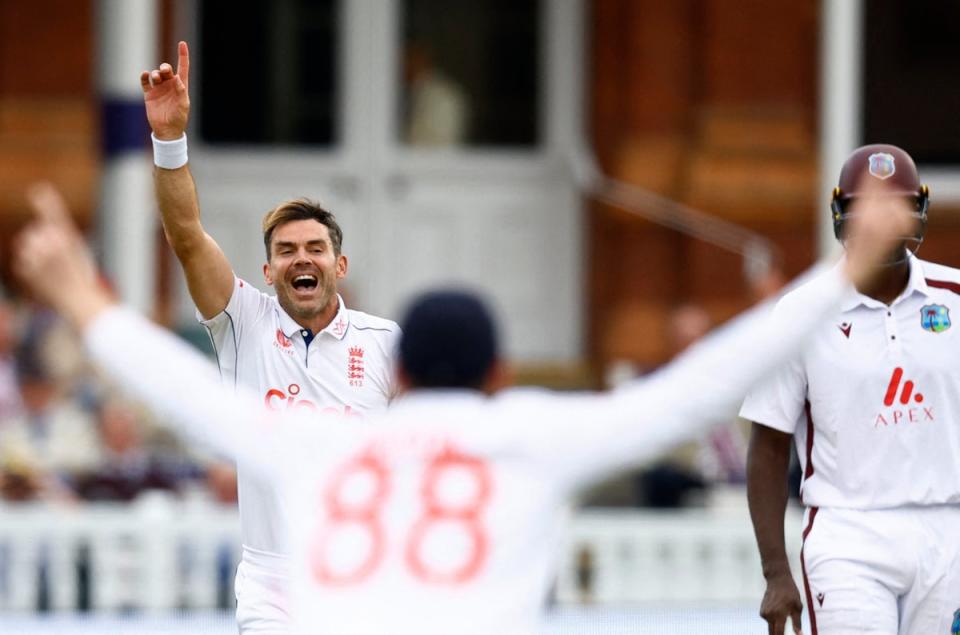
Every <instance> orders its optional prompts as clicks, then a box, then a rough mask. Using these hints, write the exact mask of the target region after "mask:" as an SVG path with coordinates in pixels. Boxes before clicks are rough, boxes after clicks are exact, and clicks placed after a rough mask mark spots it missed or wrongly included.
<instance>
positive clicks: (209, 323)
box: [197, 276, 274, 380]
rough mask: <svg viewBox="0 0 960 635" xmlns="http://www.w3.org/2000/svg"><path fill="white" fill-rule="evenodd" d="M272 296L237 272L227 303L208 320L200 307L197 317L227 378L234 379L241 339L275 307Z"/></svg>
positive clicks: (238, 361) (238, 362)
mask: <svg viewBox="0 0 960 635" xmlns="http://www.w3.org/2000/svg"><path fill="white" fill-rule="evenodd" d="M273 302H274V301H273V298H272V297H271V296H269V295H267V294H266V293H263V292H262V291H260V290H259V289H257V288H256V287H254V286H252V285H250V284H249V283H247V282H246V281H245V280H243V279H241V278H237V277H236V276H234V279H233V293H232V294H231V295H230V301H229V302H227V306H226V307H225V308H224V309H223V311H221V312H220V313H218V314H217V315H215V316H213V317H212V318H210V319H209V320H205V319H203V316H202V315H200V313H199V311H198V312H197V319H198V321H199V322H200V324H202V325H203V326H204V327H206V329H207V332H208V333H209V334H210V340H211V342H212V343H213V348H214V351H215V352H216V354H217V363H218V364H219V366H220V371H221V373H222V374H223V377H224V378H226V379H231V380H232V379H233V378H234V377H235V375H236V370H237V368H238V366H239V364H240V360H239V359H238V358H239V355H240V349H241V341H242V339H243V338H244V337H245V336H246V334H247V332H248V331H249V328H250V326H251V325H253V324H255V323H256V322H258V321H259V320H260V319H261V318H263V317H264V316H265V315H267V314H268V312H269V311H270V310H272V308H273V306H274V305H273Z"/></svg>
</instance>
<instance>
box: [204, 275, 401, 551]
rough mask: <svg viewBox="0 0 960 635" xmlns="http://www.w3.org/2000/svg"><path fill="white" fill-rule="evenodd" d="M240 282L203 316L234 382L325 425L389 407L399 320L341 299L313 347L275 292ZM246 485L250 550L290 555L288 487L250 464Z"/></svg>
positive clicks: (242, 484) (273, 405) (243, 477)
mask: <svg viewBox="0 0 960 635" xmlns="http://www.w3.org/2000/svg"><path fill="white" fill-rule="evenodd" d="M234 285H235V286H234V290H233V295H232V296H231V298H230V302H229V303H228V304H227V306H226V308H225V309H224V310H223V311H222V312H221V313H220V314H219V315H217V316H215V317H213V318H211V319H209V320H203V321H202V323H203V325H204V326H205V327H206V328H207V330H208V331H209V333H210V338H211V340H212V341H213V346H214V349H215V350H216V354H217V362H218V364H219V366H220V373H221V377H222V379H223V380H224V381H225V382H226V383H228V384H230V385H235V386H244V387H246V388H248V389H253V390H255V391H256V392H257V394H258V395H259V396H260V399H262V401H263V404H264V405H265V406H266V407H267V408H269V409H270V410H277V411H285V410H303V411H307V412H310V413H313V412H315V413H316V425H318V426H323V425H343V421H346V422H347V423H348V424H349V425H352V422H357V424H360V422H361V420H362V419H363V417H364V416H367V415H369V414H372V413H376V412H380V411H382V410H384V409H386V407H387V404H388V403H389V401H390V398H391V396H392V395H393V392H394V383H393V377H394V359H395V354H396V347H397V345H398V338H399V335H400V327H399V326H397V324H396V323H395V322H392V321H390V320H385V319H382V318H378V317H374V316H372V315H368V314H366V313H362V312H360V311H353V310H350V309H347V308H346V307H345V306H344V304H343V299H342V298H340V297H339V296H338V301H339V303H340V308H339V310H338V311H337V315H336V316H335V317H334V318H333V321H331V322H330V324H329V325H328V326H327V327H326V328H325V329H324V330H323V331H321V332H319V333H317V334H316V335H315V336H314V337H313V338H312V340H310V341H309V345H308V342H307V340H308V339H309V335H310V333H309V331H307V330H305V329H303V328H302V327H301V326H300V325H299V324H297V323H296V322H295V321H294V320H293V318H291V317H290V316H289V315H287V313H286V312H285V311H284V310H283V309H282V308H281V307H280V304H279V303H278V302H277V299H276V297H275V296H272V295H268V294H266V293H263V292H261V291H259V290H258V289H256V288H254V287H253V286H251V285H250V284H248V283H247V282H245V281H244V280H241V279H240V278H237V279H236V280H235V283H234ZM344 417H345V419H344ZM223 425H227V426H229V425H230V422H229V421H224V422H223ZM277 460H282V457H277ZM238 487H239V498H240V534H241V540H242V541H243V547H244V552H245V553H246V552H249V551H252V552H253V553H254V554H256V555H266V556H274V555H281V556H284V555H288V554H289V547H288V545H287V542H288V541H287V538H288V536H289V534H290V529H289V527H288V526H287V523H288V522H289V512H290V509H289V507H290V505H289V501H288V497H287V496H286V492H285V491H283V490H282V489H279V488H277V487H276V483H273V482H271V481H269V480H265V479H263V478H260V477H258V475H257V474H256V473H251V472H250V471H249V470H245V469H243V466H242V462H241V464H240V465H238Z"/></svg>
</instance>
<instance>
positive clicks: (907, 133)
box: [863, 0, 960, 164]
mask: <svg viewBox="0 0 960 635" xmlns="http://www.w3.org/2000/svg"><path fill="white" fill-rule="evenodd" d="M864 7H865V9H866V38H865V49H864V65H865V90H864V105H863V111H864V117H863V121H864V130H863V132H864V141H865V142H867V143H875V142H887V143H893V144H896V145H899V146H902V147H903V148H904V149H905V150H907V151H908V152H910V154H911V155H912V156H913V158H914V159H915V160H916V161H917V162H918V163H943V164H957V163H960V117H957V113H958V112H960V91H958V90H957V78H958V77H960V48H958V47H957V42H960V3H956V2H943V1H942V0H913V1H912V2H900V1H899V0H870V2H865V3H864Z"/></svg>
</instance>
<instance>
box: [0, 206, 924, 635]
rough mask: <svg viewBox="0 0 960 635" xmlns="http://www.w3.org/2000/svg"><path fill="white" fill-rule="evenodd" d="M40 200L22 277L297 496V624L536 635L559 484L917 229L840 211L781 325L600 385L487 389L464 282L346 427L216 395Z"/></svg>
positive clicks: (106, 353)
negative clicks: (847, 218)
mask: <svg viewBox="0 0 960 635" xmlns="http://www.w3.org/2000/svg"><path fill="white" fill-rule="evenodd" d="M39 203H40V208H41V210H43V211H44V218H43V219H41V220H39V221H38V222H36V223H34V224H33V225H32V226H31V227H30V228H29V229H28V230H27V231H26V232H25V233H24V234H23V235H22V236H21V237H20V238H19V239H18V243H17V248H16V258H15V270H16V272H17V273H18V275H19V277H20V278H21V280H22V281H23V282H24V284H25V286H26V287H27V288H29V289H30V290H32V291H33V293H34V294H35V295H36V296H37V298H38V299H40V300H43V301H45V302H47V303H49V304H51V305H52V306H53V307H54V308H55V309H56V310H57V311H59V312H60V313H62V314H63V315H64V316H65V317H66V318H67V319H68V320H69V321H70V322H71V323H72V324H74V325H75V326H76V327H77V328H78V329H79V330H80V331H81V333H82V335H83V338H84V342H85V344H86V346H87V348H88V350H89V351H90V353H91V355H92V356H93V359H94V360H95V361H96V362H97V363H99V365H101V366H102V368H103V369H104V370H105V371H107V373H108V374H109V375H111V376H112V377H113V378H114V379H115V380H117V381H119V382H121V383H122V384H123V385H125V386H127V387H128V388H130V389H132V390H133V391H134V392H135V393H137V394H138V395H139V396H140V397H141V398H143V399H145V400H146V401H147V402H148V403H149V404H150V405H151V406H152V407H153V408H155V409H156V410H157V411H158V413H159V414H160V415H161V416H160V420H162V421H163V420H166V421H169V422H171V423H172V424H173V425H175V426H177V427H178V428H179V429H180V430H181V431H183V432H184V433H186V434H190V435H192V436H194V437H198V438H199V439H200V440H201V441H206V442H208V443H210V444H212V445H213V446H214V447H216V448H218V449H219V450H221V451H223V452H227V453H229V454H231V455H233V456H236V457H238V458H240V459H242V460H244V461H248V462H249V464H250V466H251V467H252V468H255V469H257V470H258V471H259V472H260V473H261V474H263V475H264V476H265V477H266V478H268V479H271V480H272V481H273V482H274V483H276V484H277V487H279V488H281V489H283V490H285V491H286V492H288V493H289V495H290V499H291V500H293V501H295V505H296V507H295V508H294V509H295V511H296V513H297V515H296V517H295V519H296V522H292V523H291V524H290V525H289V526H290V528H291V529H292V530H293V532H294V534H293V537H292V539H291V544H292V545H294V553H295V557H294V558H293V565H294V570H295V572H294V579H293V583H292V585H291V593H292V596H291V608H290V614H291V616H292V618H293V629H292V630H293V631H294V632H297V633H311V634H313V633H337V634H338V635H345V634H346V635H349V634H365V635H366V634H374V633H376V634H391V635H394V634H401V635H404V634H411V635H412V634H414V633H416V634H418V635H420V634H424V633H426V634H433V633H436V634H438V635H439V634H441V633H442V634H443V635H449V634H450V633H467V634H477V635H481V634H482V635H490V634H492V633H497V634H503V635H510V634H517V635H519V634H521V633H522V634H530V633H534V632H536V631H537V630H538V629H537V622H538V615H539V612H540V608H541V605H542V603H543V600H544V596H545V595H546V592H547V588H548V586H549V583H550V581H551V579H552V576H553V566H554V565H553V560H554V551H555V547H556V543H557V539H558V537H559V529H558V528H559V527H560V526H561V523H560V522H558V521H559V520H560V517H561V516H562V515H563V510H564V508H565V505H566V503H567V501H568V499H569V496H570V494H571V493H572V492H573V491H574V490H575V489H577V488H579V487H581V486H584V485H586V484H588V483H590V482H592V481H593V480H595V479H598V478H600V477H602V476H604V475H605V474H607V473H609V472H611V471H613V470H617V469H622V468H625V467H627V466H630V465H632V464H634V463H637V462H640V461H643V460H646V459H649V458H651V457H653V456H655V455H657V454H659V453H661V452H662V451H664V450H665V449H668V448H670V447H671V446H673V445H674V444H676V443H677V442H680V441H684V440H687V439H690V438H693V437H696V436H698V435H700V434H702V433H703V432H704V431H705V429H707V428H708V427H709V425H710V422H712V421H715V420H716V413H717V412H718V411H722V410H723V409H727V408H731V407H734V406H735V405H736V403H737V401H738V400H739V398H740V397H741V396H742V394H743V393H744V392H745V391H746V390H747V388H748V387H749V386H750V385H751V384H752V383H753V382H754V381H755V380H756V379H758V378H759V377H761V376H763V375H764V374H766V373H768V372H770V371H771V370H773V369H774V368H775V367H776V366H777V365H778V363H780V362H781V361H782V360H784V359H787V358H789V356H790V355H791V354H793V353H794V352H795V351H796V350H797V348H798V346H799V345H800V344H801V343H802V341H803V338H804V336H805V335H807V334H808V333H810V332H811V331H812V329H813V328H814V327H815V326H816V325H817V324H818V323H819V322H821V321H822V320H823V318H824V316H825V315H827V314H828V313H829V312H830V311H833V310H835V308H836V306H837V304H838V303H839V301H840V299H841V298H842V297H844V294H845V293H846V292H848V291H849V283H848V282H847V279H848V278H850V279H852V280H853V281H854V282H855V283H857V284H861V285H863V284H869V283H870V281H871V274H872V272H873V271H874V270H875V269H876V263H878V262H879V261H880V259H881V257H882V256H884V255H886V254H888V253H889V252H890V248H891V246H892V245H893V242H894V239H895V238H894V237H895V236H899V235H901V234H902V233H903V232H904V231H910V226H909V221H910V219H909V214H907V213H906V212H903V213H897V210H896V209H893V210H888V209H871V208H870V206H869V205H867V206H866V208H865V209H866V211H865V213H864V214H863V215H861V216H860V217H859V218H857V219H854V220H853V221H852V222H851V232H852V234H853V235H854V236H855V237H856V238H857V243H856V246H855V247H852V248H851V250H850V255H849V258H848V259H847V262H846V263H845V265H844V266H842V267H840V268H837V269H836V270H835V271H834V272H833V273H831V274H830V275H829V276H827V279H826V280H824V281H823V282H822V284H821V286H820V293H817V294H811V297H810V298H809V301H808V302H807V303H806V304H805V305H804V306H802V307H799V308H798V310H797V311H796V313H795V314H794V315H793V316H792V319H791V320H790V321H789V322H787V323H779V322H774V321H772V320H771V319H770V315H769V313H768V312H767V311H766V310H762V311H753V312H752V313H750V314H747V315H745V316H744V317H741V318H740V319H739V320H737V321H735V322H733V323H732V324H731V325H729V326H727V327H725V328H724V329H722V330H720V331H719V332H717V333H716V334H714V335H712V336H709V337H707V338H705V339H704V340H702V341H701V342H700V343H699V344H697V345H696V346H694V347H692V348H691V349H689V350H688V351H686V352H685V353H684V354H683V355H681V356H680V357H679V358H678V359H677V360H676V361H675V362H674V363H672V364H670V365H668V366H666V367H665V368H663V369H662V370H660V371H658V372H656V373H654V374H652V375H649V376H647V377H645V378H643V379H641V380H638V381H636V382H634V383H631V384H628V385H627V386H626V387H625V388H624V389H622V390H620V391H617V392H615V393H612V394H610V395H572V394H567V395H559V394H553V393H550V392H548V391H543V390H502V391H501V390H499V388H500V384H501V381H502V380H501V377H502V374H501V372H500V370H499V369H500V366H499V363H498V356H497V335H496V332H495V327H494V324H493V320H492V318H491V316H490V314H489V313H488V311H487V310H486V308H485V307H484V306H483V304H482V303H481V302H480V301H478V300H477V299H476V298H475V297H473V296H471V295H468V294H465V293H462V292H455V291H451V292H435V293H428V294H426V295H424V296H421V297H420V298H419V299H418V300H417V301H415V302H414V304H413V306H412V308H411V309H410V310H409V312H408V313H407V316H406V319H405V320H404V330H405V332H404V335H403V339H402V342H401V353H400V369H399V382H400V384H401V386H402V387H403V389H404V390H405V395H404V396H403V398H402V399H400V400H399V401H398V403H397V404H396V406H395V407H394V408H393V409H391V410H390V411H388V412H387V413H385V414H384V415H382V416H381V418H379V419H378V423H380V424H382V425H378V426H376V427H373V426H371V427H369V428H366V429H364V430H362V431H360V432H358V431H357V430H355V429H352V428H351V427H350V426H348V425H343V426H337V425H330V426H317V425H315V423H314V422H313V421H312V418H311V417H309V416H308V414H307V413H305V412H304V411H302V410H298V409H291V410H287V411H283V412H277V411H270V410H267V409H264V408H263V404H262V401H261V400H260V399H259V398H258V397H257V395H256V394H255V393H252V392H250V391H246V390H238V391H237V392H236V393H233V392H231V391H230V390H228V389H227V388H225V387H223V386H222V385H221V384H220V382H219V378H218V374H217V372H216V370H215V369H214V368H213V366H212V365H211V364H209V363H207V362H206V360H204V359H203V358H202V357H200V356H199V355H198V354H196V353H195V352H193V351H192V350H191V349H189V348H188V347H186V346H185V345H184V344H183V343H181V342H180V341H179V340H177V339H176V338H174V337H172V336H171V335H169V334H167V333H165V332H163V331H162V330H160V329H158V328H157V327H155V326H153V325H151V324H149V323H148V322H146V321H145V320H143V319H142V318H140V317H138V316H137V315H136V314H134V313H132V312H130V311H128V310H125V309H123V308H120V307H118V306H116V305H115V304H114V302H113V301H112V300H111V299H110V298H109V297H108V296H107V295H106V294H105V293H104V292H103V291H102V290H101V289H100V288H99V287H98V286H97V284H96V281H95V272H94V270H93V267H92V265H91V260H90V258H89V255H88V253H87V252H86V250H85V249H84V247H83V245H82V242H81V240H80V238H79V236H78V235H77V234H76V233H75V231H74V230H73V229H72V227H71V226H70V225H69V224H68V223H67V222H66V221H65V217H64V216H58V215H57V214H56V213H55V211H56V210H48V209H47V208H46V207H45V206H44V205H43V204H42V203H43V201H39ZM65 288H66V289H70V293H63V289H65ZM495 393H497V394H495ZM223 422H229V424H230V425H229V426H227V425H223Z"/></svg>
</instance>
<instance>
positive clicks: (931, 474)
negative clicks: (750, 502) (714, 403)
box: [740, 257, 960, 509]
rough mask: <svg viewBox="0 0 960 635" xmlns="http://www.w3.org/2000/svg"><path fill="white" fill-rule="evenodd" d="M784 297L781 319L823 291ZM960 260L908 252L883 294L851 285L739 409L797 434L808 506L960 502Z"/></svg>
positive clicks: (810, 287)
mask: <svg viewBox="0 0 960 635" xmlns="http://www.w3.org/2000/svg"><path fill="white" fill-rule="evenodd" d="M819 284H820V283H819V281H818V280H814V281H812V282H810V283H808V284H806V285H804V286H802V287H800V288H798V289H796V290H795V291H793V292H791V293H789V294H787V295H786V296H784V297H783V299H782V300H781V301H780V303H779V304H778V306H777V308H776V310H775V311H776V314H777V315H778V319H779V321H781V322H783V323H784V324H786V323H788V322H789V321H790V320H791V319H792V317H791V316H792V315H793V314H794V313H795V312H797V310H798V309H800V308H802V307H803V306H804V305H805V304H806V303H807V302H808V301H809V299H810V298H811V297H812V296H813V295H816V294H817V293H818V291H817V289H818V285H819ZM957 319H960V270H957V269H953V268H950V267H944V266H942V265H937V264H934V263H930V262H926V261H923V260H920V259H918V258H913V257H911V259H910V280H909V282H908V283H907V287H906V289H905V290H904V291H903V293H902V294H901V295H900V297H898V298H897V299H896V300H894V302H893V303H892V304H891V305H890V306H887V305H885V304H883V303H882V302H878V301H876V300H874V299H872V298H869V297H867V296H865V295H862V294H860V293H857V292H856V291H850V292H849V293H848V295H847V297H846V298H845V299H844V301H843V304H842V306H841V308H840V310H839V311H837V312H836V314H834V315H833V316H831V317H830V318H829V319H827V320H824V322H823V325H822V326H821V328H820V329H819V330H818V332H817V333H816V336H815V338H814V339H813V340H812V341H811V342H810V344H809V345H808V346H806V347H805V348H804V350H803V352H802V353H801V354H800V355H799V356H798V357H796V358H795V359H794V360H792V361H791V362H790V364H789V365H787V366H786V367H784V368H783V369H782V370H781V371H780V372H779V373H777V374H776V375H775V376H774V377H773V378H772V379H771V380H770V381H768V382H766V383H765V384H762V385H760V386H758V387H757V388H755V389H754V391H753V392H752V393H751V394H750V395H749V396H748V397H747V399H746V401H745V402H744V404H743V407H742V408H741V411H740V415H741V416H742V417H744V418H746V419H749V420H751V421H756V422H757V423H760V424H763V425H766V426H769V427H771V428H774V429H776V430H780V431H782V432H787V433H791V434H794V435H795V441H796V444H797V451H798V453H799V455H800V463H801V467H802V468H803V486H802V490H801V492H802V496H803V501H804V503H805V504H807V505H809V506H814V507H820V506H826V507H845V508H853V509H880V508H886V507H899V506H904V505H938V504H945V503H951V504H955V503H958V502H960V325H957V324H955V323H954V321H955V320H957Z"/></svg>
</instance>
